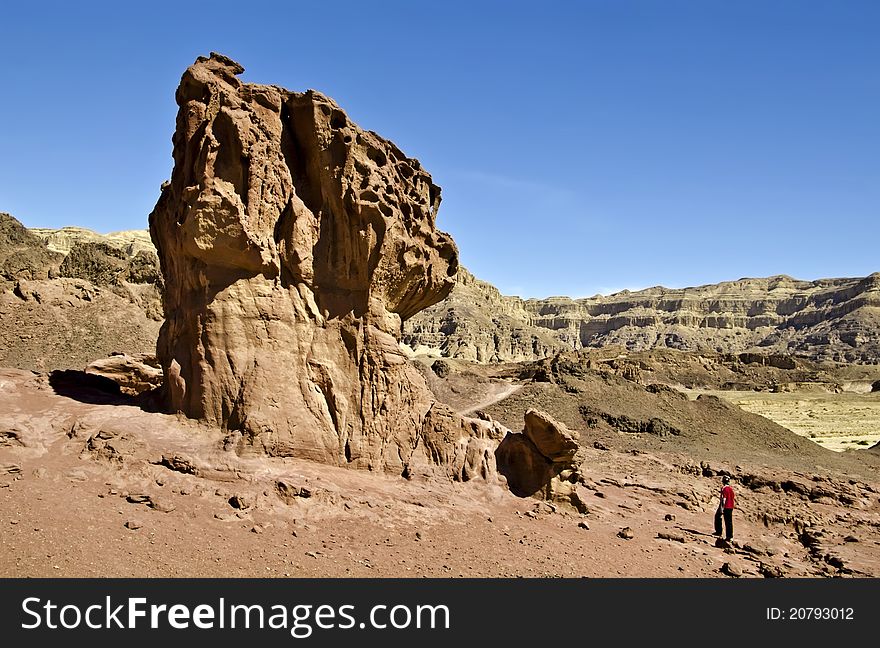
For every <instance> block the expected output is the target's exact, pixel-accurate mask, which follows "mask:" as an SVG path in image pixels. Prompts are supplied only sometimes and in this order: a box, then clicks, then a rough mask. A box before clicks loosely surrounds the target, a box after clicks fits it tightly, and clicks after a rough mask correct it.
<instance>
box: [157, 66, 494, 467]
mask: <svg viewBox="0 0 880 648" xmlns="http://www.w3.org/2000/svg"><path fill="white" fill-rule="evenodd" d="M242 72H243V68H242V67H241V66H240V65H239V64H237V63H235V62H234V61H231V60H230V59H228V58H226V57H224V56H221V55H218V54H212V55H211V56H210V57H208V58H205V57H200V58H199V59H198V61H197V62H196V63H195V64H194V65H193V66H191V67H190V68H189V69H188V70H187V71H186V72H185V73H184V75H183V78H182V80H181V84H180V87H179V89H178V91H177V102H178V105H179V106H180V111H179V113H178V117H177V130H176V133H175V135H174V162H175V164H174V171H173V174H172V177H171V181H170V183H168V184H167V185H166V186H165V188H164V189H163V192H162V195H161V197H160V199H159V201H158V203H157V205H156V208H155V209H154V211H153V213H152V214H151V215H150V232H151V235H152V238H153V242H154V243H155V245H156V248H157V250H158V254H159V258H160V262H161V267H162V271H163V274H164V277H165V288H166V289H165V296H164V310H165V315H166V322H165V325H164V326H163V328H162V331H161V333H160V336H159V342H158V358H159V361H160V363H161V365H162V367H163V370H164V374H165V384H164V390H165V391H164V397H165V400H166V403H167V405H168V406H169V407H170V409H172V410H178V411H182V412H184V413H186V414H187V415H189V416H190V417H194V418H199V419H203V420H205V421H208V422H209V423H211V424H214V425H219V426H221V427H224V428H226V429H228V430H230V431H240V432H241V434H242V437H241V441H240V445H239V449H241V450H244V449H247V448H249V447H252V448H255V449H257V450H260V451H264V452H266V453H269V454H272V455H280V456H298V457H304V458H310V459H314V460H317V461H321V462H326V463H331V464H344V465H352V466H354V467H358V468H365V469H375V470H385V471H389V472H396V473H402V474H418V473H419V472H422V471H427V472H434V471H435V469H436V466H438V465H439V466H441V470H442V471H446V472H447V474H450V475H452V476H455V477H462V476H468V475H476V474H485V473H487V472H488V471H491V470H492V467H491V466H490V465H489V464H488V463H487V462H490V460H489V459H488V458H487V455H486V448H484V447H482V446H483V445H484V443H483V442H484V441H485V439H482V438H480V437H479V436H475V435H478V434H480V432H479V431H476V432H475V431H474V429H473V428H471V427H469V426H467V425H463V424H462V422H461V420H460V419H459V418H458V417H457V416H454V415H452V414H450V413H449V412H445V411H441V409H440V408H441V406H438V405H437V404H435V402H434V399H433V398H432V396H431V394H430V392H429V391H428V389H427V387H426V385H425V381H424V378H423V377H422V376H421V374H420V373H419V372H418V371H417V370H416V369H415V368H413V367H412V366H411V365H410V364H409V363H408V361H407V359H406V357H405V356H404V355H403V354H402V352H401V350H400V347H399V343H398V339H399V336H400V332H401V322H402V320H404V319H406V318H408V317H411V316H412V315H414V314H415V313H417V312H418V311H419V310H421V309H423V308H425V307H426V306H429V305H431V304H434V303H436V302H438V301H440V300H442V299H443V298H444V297H446V296H447V295H448V294H449V291H450V290H451V288H452V285H453V282H454V276H455V272H456V270H457V267H458V257H457V250H456V247H455V244H454V243H453V241H452V239H451V238H450V237H449V236H448V235H447V234H444V233H443V232H440V231H438V230H437V229H436V227H435V219H436V216H437V208H438V206H439V204H440V188H439V187H437V186H436V185H435V184H434V183H433V182H432V181H431V177H430V175H428V173H426V172H425V171H424V170H423V169H422V168H421V165H420V164H419V162H418V161H417V160H414V159H411V158H408V157H406V156H405V155H404V154H403V153H402V152H401V151H400V150H399V149H398V148H397V147H396V146H395V145H394V144H393V143H391V142H389V141H387V140H385V139H383V138H381V137H379V136H378V135H376V134H375V133H373V132H370V131H365V130H363V129H361V128H359V127H358V126H357V125H355V124H354V123H353V122H352V121H351V120H350V119H349V118H348V116H347V115H346V114H345V112H343V111H342V109H341V108H340V107H339V106H337V105H336V104H335V103H334V102H333V100H331V99H329V98H328V97H325V96H324V95H322V94H320V93H319V92H316V91H313V90H309V91H307V92H304V93H298V92H290V91H288V90H284V89H282V88H279V87H277V86H263V85H255V84H248V83H242V82H241V81H240V80H239V79H238V78H237V75H239V74H241V73H242ZM489 454H490V455H491V452H490V453H489Z"/></svg>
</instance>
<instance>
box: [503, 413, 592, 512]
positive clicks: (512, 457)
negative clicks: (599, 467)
mask: <svg viewBox="0 0 880 648" xmlns="http://www.w3.org/2000/svg"><path fill="white" fill-rule="evenodd" d="M584 454H585V451H584V449H583V447H582V446H581V444H580V442H579V441H578V438H577V435H576V433H574V432H572V431H570V430H569V429H568V428H567V427H565V425H564V424H562V423H560V422H559V421H556V420H555V419H554V418H553V417H551V416H550V415H549V414H547V413H545V412H541V411H539V410H534V409H530V410H528V411H527V412H526V414H525V428H524V430H523V431H522V432H509V433H508V434H507V435H506V436H505V437H504V439H503V440H502V441H501V443H500V444H499V446H498V449H497V450H496V451H495V461H496V464H497V466H498V472H499V473H501V474H502V475H504V476H505V477H506V478H507V484H508V487H509V488H510V490H511V492H513V493H514V494H515V495H518V496H520V497H529V496H534V497H539V498H544V499H555V500H560V501H564V502H570V503H572V504H574V501H575V500H576V499H577V493H576V489H577V482H578V478H579V476H580V475H579V472H578V468H579V467H580V465H581V464H582V463H583V461H584ZM573 496H574V497H573ZM575 506H577V505H575Z"/></svg>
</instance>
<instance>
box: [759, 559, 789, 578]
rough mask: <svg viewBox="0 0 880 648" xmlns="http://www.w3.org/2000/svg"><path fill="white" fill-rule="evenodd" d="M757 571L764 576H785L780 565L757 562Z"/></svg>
mask: <svg viewBox="0 0 880 648" xmlns="http://www.w3.org/2000/svg"><path fill="white" fill-rule="evenodd" d="M758 573H759V574H761V576H763V577H764V578H782V577H783V576H785V572H784V571H783V570H782V567H779V566H777V565H771V564H769V563H764V562H762V563H758Z"/></svg>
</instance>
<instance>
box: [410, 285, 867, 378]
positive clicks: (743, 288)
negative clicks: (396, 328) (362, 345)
mask: <svg viewBox="0 0 880 648" xmlns="http://www.w3.org/2000/svg"><path fill="white" fill-rule="evenodd" d="M476 284H477V285H478V286H479V290H475V289H473V288H469V287H468V286H463V287H458V286H456V289H455V290H454V291H453V293H452V295H451V296H450V297H449V298H448V299H447V300H446V301H444V302H441V303H439V304H437V305H435V306H433V307H431V308H429V309H427V310H425V311H424V312H422V313H420V314H419V315H417V316H416V317H414V318H413V319H412V320H410V321H409V322H407V325H406V336H405V339H406V341H407V343H408V344H410V345H411V346H413V347H417V346H419V345H424V346H431V347H435V348H439V349H440V350H441V352H442V353H443V354H444V355H448V356H450V357H460V358H464V359H472V360H479V361H484V362H489V361H498V360H501V361H509V360H522V359H524V356H526V357H527V356H529V354H530V353H531V354H532V355H531V357H532V358H540V357H544V356H546V355H550V354H552V353H554V352H556V351H559V350H563V349H568V350H572V349H580V348H587V347H605V346H610V345H621V346H623V347H624V348H626V349H628V350H630V351H642V350H647V349H654V348H673V349H679V350H683V351H696V352H703V353H705V352H712V353H716V352H725V353H740V352H756V353H763V354H771V353H773V354H780V353H784V354H786V353H787V354H792V355H797V356H801V357H805V358H809V359H812V360H833V361H838V362H861V363H874V364H876V363H878V362H880V273H875V274H872V275H870V276H868V277H865V278H853V279H820V280H817V281H798V280H796V279H792V278H791V277H785V276H777V277H770V278H767V279H740V280H738V281H728V282H724V283H720V284H714V285H707V286H699V287H695V288H683V289H668V288H663V287H656V288H648V289H646V290H640V291H637V292H630V291H623V292H620V293H616V294H614V295H608V296H603V295H597V296H595V297H589V298H585V299H570V298H568V297H550V298H547V299H528V300H523V299H520V298H519V297H505V296H501V295H500V294H497V295H495V294H493V293H492V291H493V290H494V288H492V287H491V286H489V284H486V283H485V282H479V281H478V280H477V282H476ZM490 289H491V290H490ZM494 292H495V293H497V291H494ZM511 320H513V321H515V322H516V325H515V326H513V327H512V326H511V325H510V324H509V322H510V321H511ZM484 322H492V323H497V326H496V327H495V329H494V332H493V335H490V336H487V335H486V334H485V333H484V329H485V326H484V325H483V323H484ZM512 331H513V332H515V334H512ZM522 339H526V340H528V341H529V343H527V344H522V343H519V342H517V340H522ZM512 341H513V343H512Z"/></svg>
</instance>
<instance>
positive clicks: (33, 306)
mask: <svg viewBox="0 0 880 648" xmlns="http://www.w3.org/2000/svg"><path fill="white" fill-rule="evenodd" d="M78 231H80V232H82V231H86V230H78ZM139 238H141V237H140V235H137V236H134V237H132V240H129V239H127V238H126V237H122V236H113V237H110V238H109V239H103V238H102V237H101V236H100V235H98V234H94V233H89V236H87V237H84V238H82V239H74V238H67V239H65V241H66V244H65V246H61V247H59V246H53V245H51V244H47V242H46V240H44V239H43V238H41V237H40V236H37V235H35V234H34V233H33V232H32V231H29V230H27V229H26V228H25V227H23V226H22V225H21V223H20V222H19V221H17V220H16V219H15V218H13V217H12V216H10V215H9V214H4V213H0V322H2V323H3V326H2V327H0V366H9V367H17V368H21V369H33V370H41V371H48V370H53V369H74V368H75V369H82V368H83V367H85V366H86V365H87V364H88V363H89V362H92V361H93V360H96V359H99V358H104V357H106V356H108V355H110V354H111V353H113V352H117V351H125V352H128V353H135V354H137V353H155V340H156V336H157V335H158V331H159V326H160V323H161V320H162V310H161V303H160V291H161V281H162V279H161V275H160V273H159V268H158V259H157V258H156V256H155V254H154V253H153V252H151V251H150V249H149V248H144V247H142V246H137V245H132V243H133V241H134V240H136V239H139Z"/></svg>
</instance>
